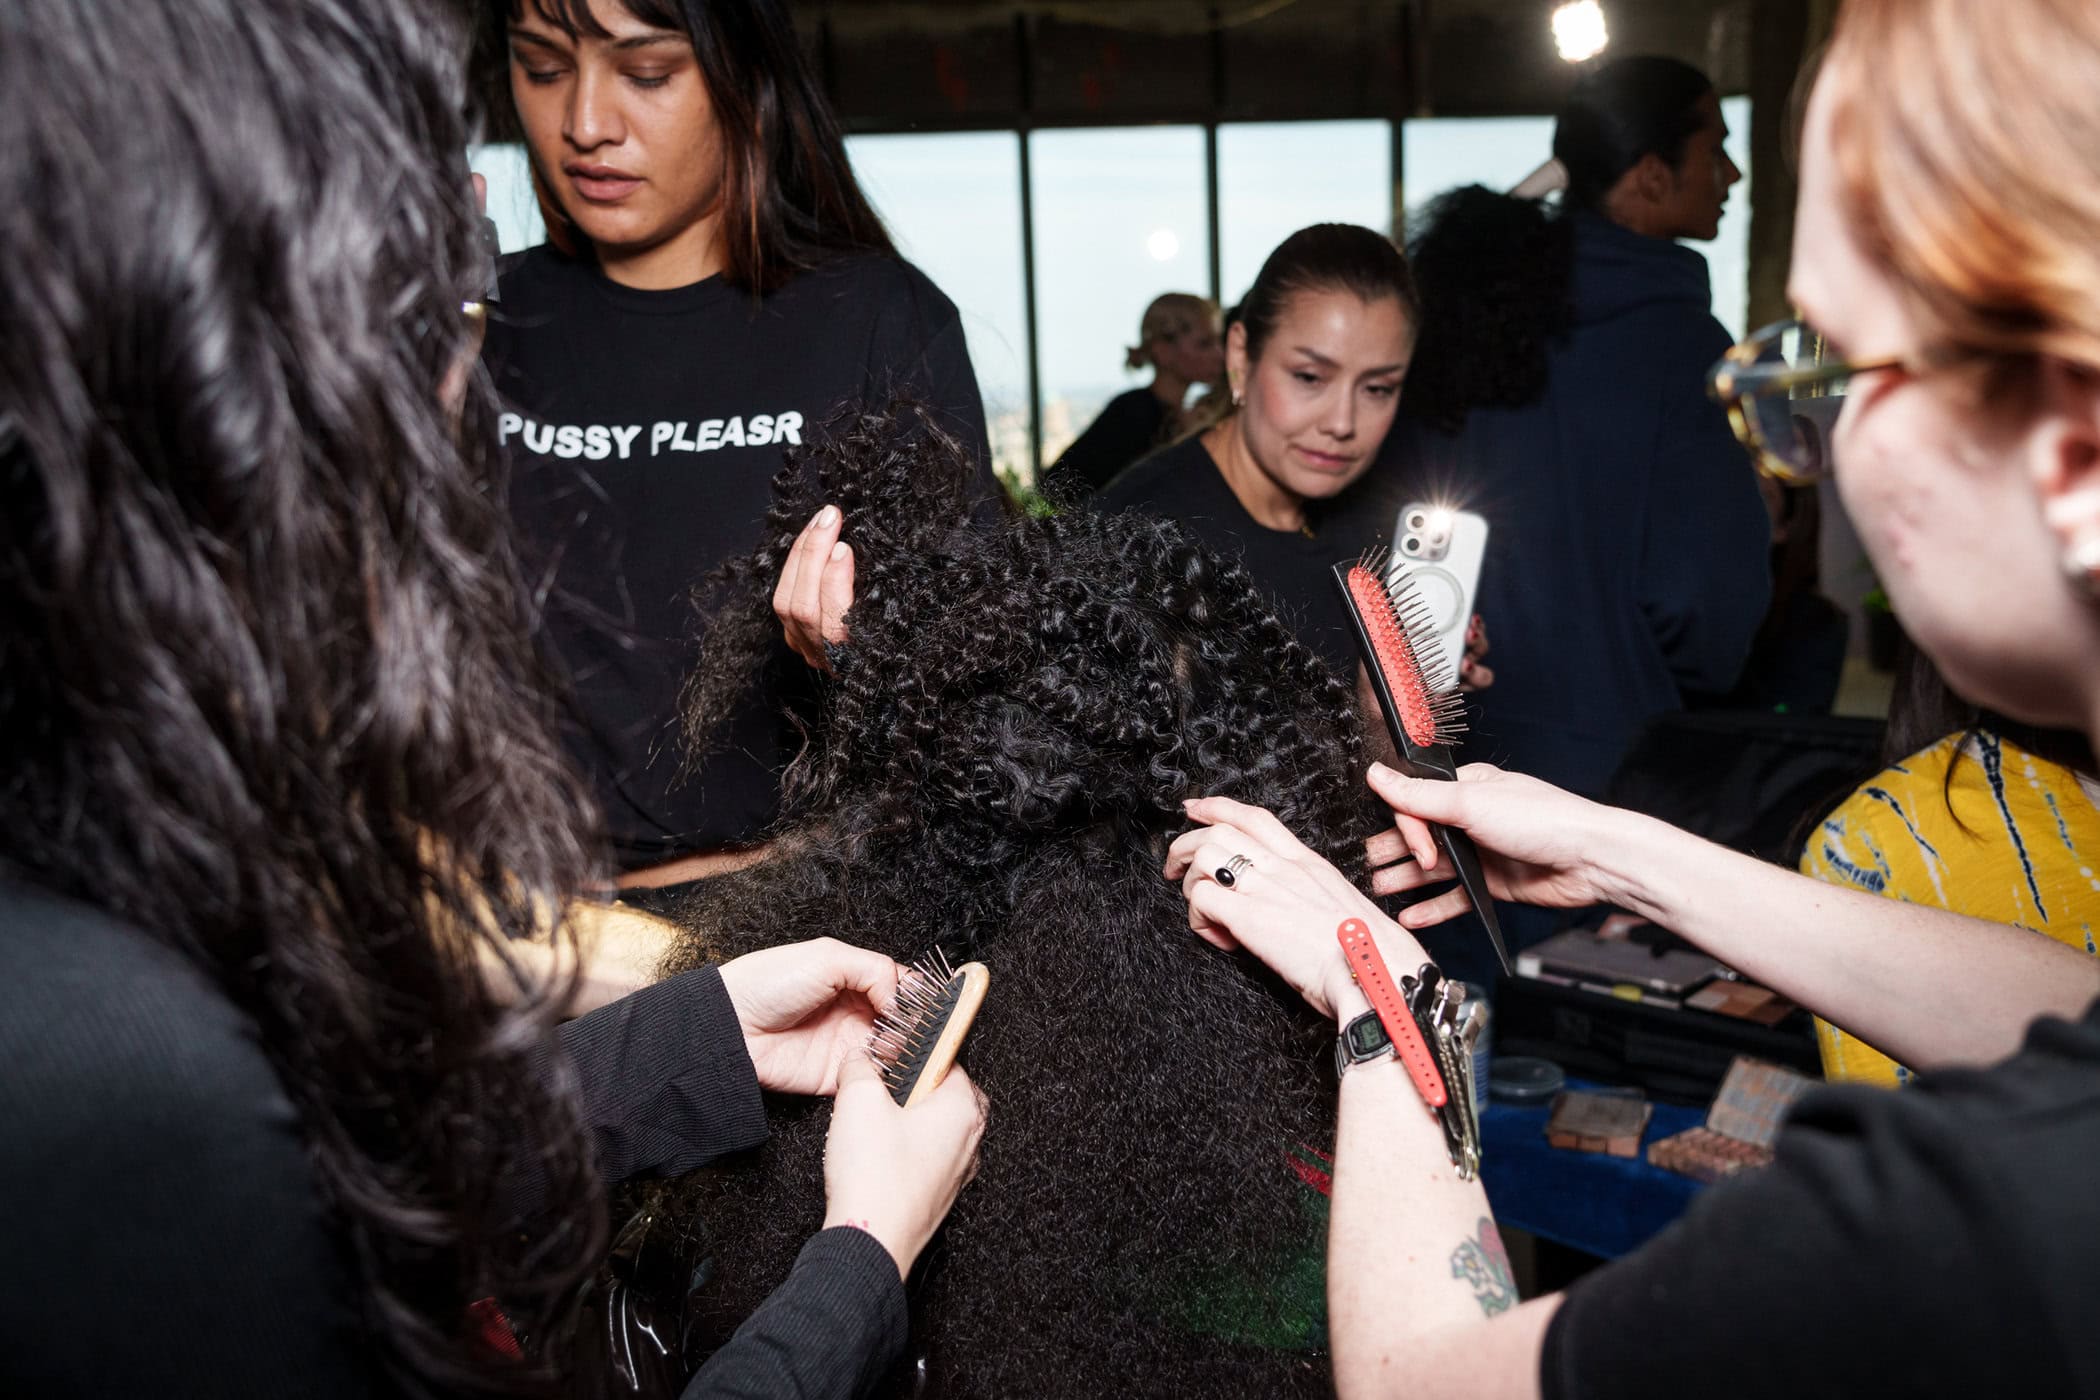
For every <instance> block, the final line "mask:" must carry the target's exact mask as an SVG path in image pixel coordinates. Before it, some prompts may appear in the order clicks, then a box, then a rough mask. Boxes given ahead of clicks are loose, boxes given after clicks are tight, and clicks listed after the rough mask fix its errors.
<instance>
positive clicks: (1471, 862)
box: [1334, 548, 1511, 975]
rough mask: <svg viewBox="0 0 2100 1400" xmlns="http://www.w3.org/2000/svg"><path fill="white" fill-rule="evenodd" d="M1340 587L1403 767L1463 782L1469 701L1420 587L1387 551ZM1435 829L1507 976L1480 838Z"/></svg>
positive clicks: (1366, 559) (1354, 568)
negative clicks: (1459, 755)
mask: <svg viewBox="0 0 2100 1400" xmlns="http://www.w3.org/2000/svg"><path fill="white" fill-rule="evenodd" d="M1334 582H1335V587H1337V588H1339V589H1341V591H1342V603H1343V606H1344V607H1345V608H1346V609H1347V610H1348V613H1349V620H1350V622H1352V623H1353V624H1355V628H1356V648H1357V651H1358V652H1360V653H1361V654H1362V656H1363V659H1364V669H1365V670H1366V671H1368V672H1370V675H1371V689H1372V691H1373V692H1374V693H1375V694H1376V695H1377V696H1378V708H1379V709H1380V710H1382V711H1384V712H1385V727H1386V728H1387V729H1388V730H1389V731H1391V733H1392V736H1393V746H1394V748H1395V749H1396V750H1398V753H1399V758H1400V766H1401V767H1402V768H1403V769H1405V770H1406V772H1407V775H1408V776H1409V777H1411V778H1442V779H1444V780H1445V781H1447V782H1457V781H1458V765H1457V764H1456V763H1454V762H1453V761H1452V758H1451V745H1452V743H1453V742H1455V741H1456V739H1457V738H1458V736H1459V735H1460V734H1461V733H1463V732H1464V730H1465V724H1464V718H1465V700H1464V698H1463V697H1462V696H1460V694H1459V691H1458V670H1457V668H1456V667H1455V666H1454V665H1453V664H1452V663H1451V661H1450V660H1449V659H1448V658H1446V657H1445V655H1444V649H1443V647H1441V646H1440V645H1438V643H1437V639H1436V620H1435V618H1434V617H1433V616H1432V615H1431V613H1430V610H1429V606H1428V604H1426V603H1424V602H1423V601H1422V600H1421V598H1420V597H1419V596H1417V595H1416V593H1415V586H1414V581H1413V580H1412V579H1410V578H1409V577H1408V576H1407V575H1406V574H1405V573H1401V572H1397V571H1394V570H1392V569H1391V568H1390V567H1389V559H1388V556H1387V552H1386V551H1385V550H1384V549H1383V548H1379V549H1373V550H1370V551H1368V552H1367V553H1365V555H1364V556H1363V557H1362V558H1361V559H1356V560H1351V561H1347V562H1344V563H1340V564H1337V565H1335V566H1334ZM1429 829H1430V830H1431V831H1432V832H1433V833H1435V835H1436V843H1437V845H1438V846H1440V847H1442V848H1443V851H1444V854H1445V856H1447V857H1448V858H1449V859H1450V861H1451V867H1452V869H1453V870H1455V871H1456V872H1457V873H1458V882H1459V883H1460V884H1461V885H1463V886H1465V890H1466V894H1467V895H1468V896H1469V897H1471V899H1472V901H1473V912H1474V913H1476V914H1478V915H1479V916H1480V922H1481V925H1482V927H1484V928H1486V929H1487V935H1488V941H1489V942H1490V943H1492V944H1494V945H1495V956H1496V957H1497V958H1499V959H1500V960H1501V962H1502V971H1503V973H1504V974H1505V975H1507V974H1508V973H1510V971H1511V968H1510V965H1509V949H1508V948H1507V947H1506V946H1505V945H1504V944H1503V941H1502V925H1501V923H1500V922H1499V921H1498V920H1497V919H1496V918H1495V902H1494V900H1492V899H1490V898H1489V897H1488V890H1487V879H1486V877H1485V876H1484V875H1482V873H1481V870H1480V852H1479V850H1478V849H1477V848H1476V847H1475V846H1474V845H1473V838H1472V837H1470V836H1468V835H1466V834H1465V833H1464V832H1463V831H1453V830H1452V829H1451V828H1450V827H1447V826H1439V825H1437V824H1435V823H1431V824H1430V828H1429Z"/></svg>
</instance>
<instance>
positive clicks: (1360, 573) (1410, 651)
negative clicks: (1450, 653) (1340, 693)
mask: <svg viewBox="0 0 2100 1400" xmlns="http://www.w3.org/2000/svg"><path fill="white" fill-rule="evenodd" d="M1384 563H1385V555H1384V551H1382V550H1374V551H1373V552H1371V553H1370V554H1367V555H1365V556H1364V558H1363V560H1362V561H1361V562H1360V563H1358V564H1356V565H1355V566H1353V567H1352V568H1351V569H1350V570H1349V597H1350V599H1351V600H1352V601H1353V602H1355V604H1356V612H1357V616H1359V617H1361V618H1362V619H1363V623H1364V631H1365V632H1367V633H1369V634H1370V638H1371V650H1372V651H1373V652H1374V653H1376V654H1377V657H1378V669H1379V672H1380V673H1381V674H1382V676H1383V677H1384V680H1385V684H1386V689H1387V690H1389V691H1391V692H1392V696H1393V704H1394V705H1395V706H1396V707H1397V708H1398V709H1399V711H1400V724H1401V727H1402V728H1403V729H1405V730H1406V731H1407V738H1408V741H1409V742H1410V743H1412V744H1414V745H1415V746H1416V747H1417V748H1428V747H1430V746H1431V745H1433V744H1448V743H1451V742H1452V741H1453V740H1454V739H1456V738H1457V737H1458V735H1460V734H1461V733H1463V732H1464V731H1465V724H1464V716H1465V701H1464V699H1463V698H1462V697H1461V696H1460V695H1459V693H1458V677H1457V674H1456V673H1455V672H1454V671H1453V670H1452V668H1451V664H1450V662H1448V661H1447V660H1445V658H1444V649H1443V647H1442V646H1440V645H1438V643H1437V639H1436V620H1435V618H1434V617H1432V616H1431V615H1430V611H1429V606H1428V604H1426V603H1424V602H1423V601H1422V600H1421V598H1420V597H1419V596H1418V595H1417V594H1416V593H1415V589H1414V584H1413V583H1412V581H1410V580H1409V579H1408V578H1407V576H1406V575H1405V574H1388V573H1385V572H1384V570H1383V565H1384Z"/></svg>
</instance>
